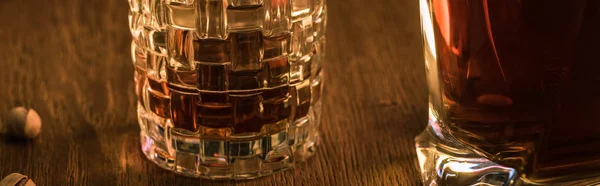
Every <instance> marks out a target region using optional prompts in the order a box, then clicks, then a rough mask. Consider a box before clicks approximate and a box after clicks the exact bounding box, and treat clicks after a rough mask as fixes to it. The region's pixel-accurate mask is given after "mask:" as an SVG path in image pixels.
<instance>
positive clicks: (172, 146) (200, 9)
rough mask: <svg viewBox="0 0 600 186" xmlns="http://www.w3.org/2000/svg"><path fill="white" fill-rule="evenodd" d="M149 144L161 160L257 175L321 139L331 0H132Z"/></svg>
mask: <svg viewBox="0 0 600 186" xmlns="http://www.w3.org/2000/svg"><path fill="white" fill-rule="evenodd" d="M129 5H130V12H129V26H130V27H129V28H130V30H131V34H132V36H133V41H132V43H131V56H132V60H133V65H134V67H135V72H134V76H135V77H134V80H135V92H136V95H137V98H138V108H137V112H138V122H139V125H140V129H141V132H140V136H141V138H140V139H141V148H142V151H143V153H144V154H145V155H146V157H147V158H148V159H149V160H150V161H152V162H154V163H156V164H157V165H158V166H160V167H162V168H164V169H168V170H171V171H174V172H176V173H179V174H182V175H185V176H191V177H201V178H207V179H252V178H256V177H260V176H264V175H270V174H273V173H276V172H279V171H282V170H286V169H288V168H291V167H293V166H294V164H295V163H296V162H299V161H303V160H305V159H306V158H308V157H310V156H311V155H312V154H313V153H314V152H315V150H316V145H317V144H318V143H319V131H318V126H319V121H320V119H319V118H320V110H321V100H320V98H321V92H322V89H323V73H322V72H321V66H322V65H321V64H322V61H323V58H324V56H323V55H324V52H325V51H324V49H325V23H326V18H327V8H326V6H325V0H129Z"/></svg>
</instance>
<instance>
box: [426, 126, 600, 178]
mask: <svg viewBox="0 0 600 186" xmlns="http://www.w3.org/2000/svg"><path fill="white" fill-rule="evenodd" d="M415 146H416V152H417V156H418V159H419V167H420V169H421V179H422V181H423V185H429V186H432V185H435V186H442V185H449V186H454V185H461V186H462V185H502V186H513V185H598V184H600V178H587V179H579V180H568V181H566V180H565V179H564V178H557V179H552V180H541V181H543V182H539V181H538V182H534V181H531V180H527V179H524V178H522V177H520V175H519V173H518V172H517V171H516V170H515V169H513V168H510V167H506V166H502V165H499V164H497V163H494V162H493V161H491V160H489V159H487V158H485V157H483V156H480V155H478V154H477V153H475V152H473V151H471V150H469V149H468V148H467V147H465V146H464V145H462V144H461V143H459V142H457V141H456V140H455V139H453V138H452V137H451V136H449V135H447V134H445V133H444V132H443V130H442V128H441V127H440V123H439V121H438V120H437V119H435V117H431V116H430V119H429V123H428V126H427V128H426V129H425V131H423V132H422V133H421V134H419V135H418V136H417V137H416V138H415Z"/></svg>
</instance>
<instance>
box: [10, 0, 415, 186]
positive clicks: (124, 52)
mask: <svg viewBox="0 0 600 186" xmlns="http://www.w3.org/2000/svg"><path fill="white" fill-rule="evenodd" d="M327 4H328V11H329V15H328V21H327V22H328V23H327V24H328V25H327V26H328V30H327V49H326V61H324V64H323V66H324V69H325V73H326V79H325V90H324V95H323V113H322V124H321V131H322V133H321V135H322V143H321V145H320V146H319V150H318V151H317V154H316V155H315V156H314V157H312V158H311V159H309V160H308V161H307V162H305V163H302V164H299V165H298V166H297V167H296V168H295V169H293V170H290V171H286V172H283V173H280V174H276V175H274V176H268V177H265V178H260V179H257V180H251V181H238V182H236V181H208V180H199V179H192V178H186V177H181V176H176V175H174V174H173V173H171V172H168V171H165V170H162V169H160V168H159V167H157V166H156V165H154V164H153V163H152V162H150V161H147V160H146V158H145V157H144V155H143V154H142V153H141V151H140V149H139V127H138V124H137V118H136V112H135V109H136V97H135V92H134V84H133V65H132V62H131V57H130V56H131V53H130V44H131V34H130V32H129V30H128V21H127V12H128V8H129V5H128V3H127V1H126V0H86V1H76V0H28V1H23V0H2V1H0V17H2V18H3V19H2V21H0V87H1V88H0V118H6V117H7V114H8V112H9V111H10V109H11V108H13V107H16V106H25V107H29V108H33V109H35V110H36V111H37V112H38V113H39V114H40V117H41V118H42V123H43V125H42V132H41V134H40V136H39V137H37V138H35V139H33V140H30V141H24V140H16V139H13V138H10V137H6V136H2V138H0V176H1V177H4V176H6V175H8V174H10V173H12V172H20V173H22V174H25V175H28V176H29V177H30V178H32V179H33V180H34V181H35V182H36V184H38V185H194V184H195V185H231V184H238V185H420V184H421V183H420V179H419V171H418V164H417V157H416V154H415V149H414V141H413V138H414V136H416V135H417V134H418V133H419V132H420V131H421V130H423V129H424V127H425V124H426V121H427V117H426V116H427V92H426V91H427V90H426V84H425V69H424V64H423V62H422V58H423V54H422V49H421V33H420V26H419V12H418V10H419V8H418V1H417V0H391V1H386V0H375V1H364V0H329V1H328V2H327Z"/></svg>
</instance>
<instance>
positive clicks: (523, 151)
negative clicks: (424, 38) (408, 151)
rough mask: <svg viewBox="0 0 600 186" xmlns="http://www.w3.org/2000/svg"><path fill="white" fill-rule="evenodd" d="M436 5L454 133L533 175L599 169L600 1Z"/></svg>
mask: <svg viewBox="0 0 600 186" xmlns="http://www.w3.org/2000/svg"><path fill="white" fill-rule="evenodd" d="M430 8H431V10H432V14H431V18H432V20H433V25H434V28H433V31H434V36H435V45H436V54H437V60H438V65H439V76H440V79H439V81H440V84H441V97H442V99H443V100H444V101H443V103H444V106H443V108H444V110H443V111H437V112H439V115H440V117H441V119H442V121H443V122H444V123H445V126H446V127H447V129H448V130H449V131H450V133H451V134H452V135H453V136H454V137H456V138H457V139H458V140H460V141H461V142H463V143H465V144H467V145H468V146H469V147H472V148H474V149H476V150H477V151H478V152H480V153H482V154H484V155H485V156H487V157H489V158H491V159H493V160H494V161H497V162H498V163H500V164H503V165H507V166H511V167H514V168H517V170H519V171H520V172H521V173H522V174H523V175H524V176H525V177H526V178H528V179H531V180H542V179H552V178H556V177H559V176H569V175H586V174H588V175H590V174H595V173H600V88H598V86H599V85H600V72H599V69H600V58H599V55H600V1H598V0H432V1H431V4H430Z"/></svg>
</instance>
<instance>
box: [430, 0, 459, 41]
mask: <svg viewBox="0 0 600 186" xmlns="http://www.w3.org/2000/svg"><path fill="white" fill-rule="evenodd" d="M433 1H434V2H433V3H432V4H433V7H432V8H433V12H435V21H436V23H437V26H438V27H439V28H440V31H441V32H442V37H443V38H444V40H445V41H446V45H448V46H450V45H451V43H450V36H451V35H450V34H451V33H450V9H449V6H448V0H433ZM453 49H454V50H457V49H456V48H453Z"/></svg>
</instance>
